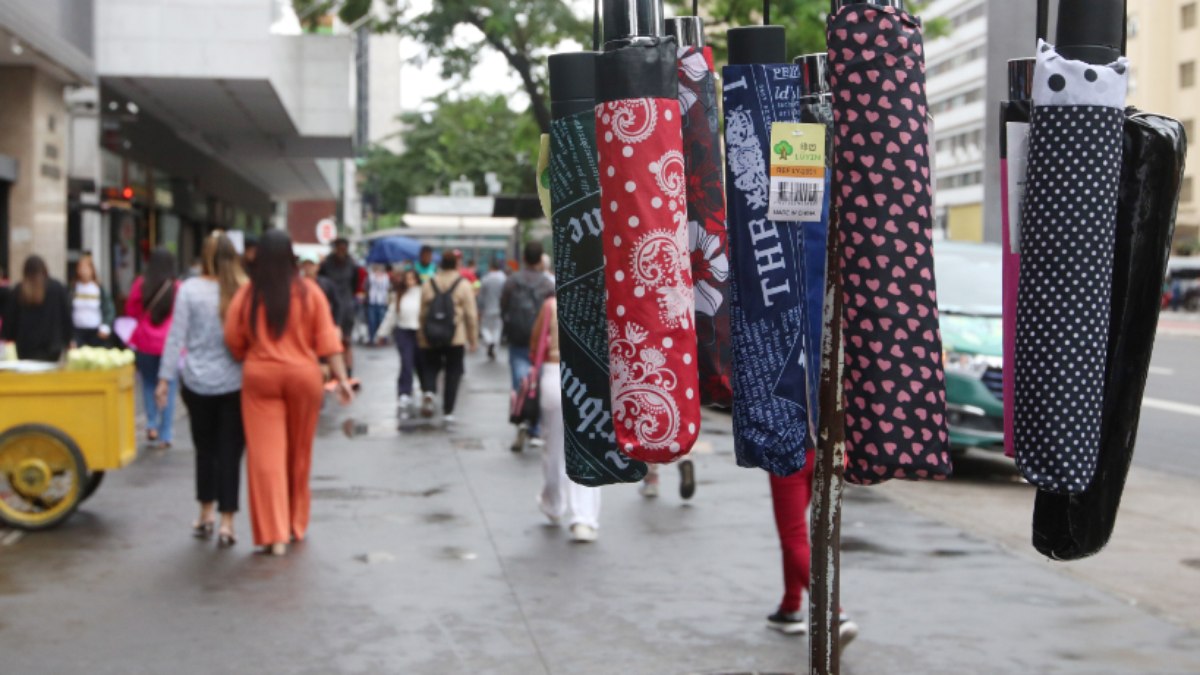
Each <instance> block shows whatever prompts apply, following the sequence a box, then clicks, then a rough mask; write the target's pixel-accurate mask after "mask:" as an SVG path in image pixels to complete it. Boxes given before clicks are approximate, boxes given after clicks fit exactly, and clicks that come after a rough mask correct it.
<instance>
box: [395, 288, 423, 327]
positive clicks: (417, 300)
mask: <svg viewBox="0 0 1200 675" xmlns="http://www.w3.org/2000/svg"><path fill="white" fill-rule="evenodd" d="M396 325H397V326H399V327H400V328H401V329H406V330H417V329H418V328H420V327H421V287H420V286H413V287H412V288H410V289H408V290H407V291H406V292H405V293H404V296H403V297H401V298H400V317H399V318H398V319H397V321H396Z"/></svg>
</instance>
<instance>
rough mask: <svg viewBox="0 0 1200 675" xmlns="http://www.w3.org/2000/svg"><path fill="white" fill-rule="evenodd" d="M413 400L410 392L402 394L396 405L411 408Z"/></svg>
mask: <svg viewBox="0 0 1200 675" xmlns="http://www.w3.org/2000/svg"><path fill="white" fill-rule="evenodd" d="M412 402H413V401H412V397H411V396H409V395H408V394H400V400H399V401H398V402H397V403H396V405H398V406H400V407H401V408H410V407H412Z"/></svg>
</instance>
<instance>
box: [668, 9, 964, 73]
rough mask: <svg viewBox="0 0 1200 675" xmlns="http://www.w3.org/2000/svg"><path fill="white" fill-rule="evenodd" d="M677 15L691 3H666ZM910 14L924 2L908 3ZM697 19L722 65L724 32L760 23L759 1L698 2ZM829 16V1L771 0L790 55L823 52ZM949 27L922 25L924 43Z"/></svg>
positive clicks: (937, 22)
mask: <svg viewBox="0 0 1200 675" xmlns="http://www.w3.org/2000/svg"><path fill="white" fill-rule="evenodd" d="M666 1H667V4H668V5H670V6H671V7H673V8H674V9H675V13H676V14H677V15H685V14H687V15H690V14H691V13H692V0H666ZM908 4H909V9H910V11H913V12H914V13H918V14H919V13H920V10H921V8H922V7H924V6H925V5H927V4H929V3H928V2H916V1H912V2H909V3H908ZM699 5H700V7H699V10H700V17H701V18H703V19H704V25H705V33H706V34H707V37H708V42H709V44H710V45H712V48H713V53H714V56H715V58H716V61H717V63H719V64H721V63H726V62H727V60H728V49H727V46H726V42H725V32H726V31H727V30H729V29H730V28H735V27H737V26H757V25H760V24H762V20H763V15H762V10H763V3H762V0H700V2H699ZM828 13H829V0H771V23H772V24H775V25H779V26H783V27H784V29H785V30H786V31H787V47H788V54H789V55H790V56H798V55H800V54H812V53H815V52H824V51H825V19H826V16H827V15H828ZM948 28H949V26H948V25H947V24H946V22H944V21H942V20H934V21H929V22H927V23H926V25H925V38H926V39H927V40H929V39H933V38H935V37H940V36H942V35H945V34H946V33H947V31H948Z"/></svg>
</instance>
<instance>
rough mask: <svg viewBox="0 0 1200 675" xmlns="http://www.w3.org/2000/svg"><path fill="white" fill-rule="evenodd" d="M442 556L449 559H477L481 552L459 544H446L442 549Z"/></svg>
mask: <svg viewBox="0 0 1200 675" xmlns="http://www.w3.org/2000/svg"><path fill="white" fill-rule="evenodd" d="M441 557H443V558H446V559H448V560H475V559H476V558H478V557H479V554H478V553H475V552H474V551H468V550H467V549H465V548H459V547H458V546H446V547H444V548H443V549H442V550H441Z"/></svg>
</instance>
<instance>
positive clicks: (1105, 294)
mask: <svg viewBox="0 0 1200 675" xmlns="http://www.w3.org/2000/svg"><path fill="white" fill-rule="evenodd" d="M1061 25H1062V20H1061V18H1060V26H1061ZM1119 26H1120V24H1119V23H1118V28H1119ZM1060 34H1061V33H1060ZM1127 78H1128V64H1127V62H1126V60H1125V59H1124V58H1120V59H1117V60H1115V61H1113V62H1111V63H1109V64H1108V65H1095V64H1091V63H1087V62H1084V61H1078V60H1073V59H1068V58H1065V57H1064V56H1062V55H1060V54H1059V53H1058V52H1057V51H1055V49H1054V48H1053V47H1051V46H1050V45H1049V44H1046V43H1045V42H1042V44H1041V45H1040V46H1039V53H1038V63H1037V67H1036V69H1035V71H1034V89H1033V103H1034V108H1033V121H1032V124H1031V126H1030V141H1029V167H1028V172H1029V173H1028V182H1027V184H1026V192H1025V206H1024V209H1023V215H1022V223H1021V275H1020V282H1019V289H1018V295H1017V332H1016V350H1015V357H1016V362H1015V367H1016V371H1015V385H1016V389H1015V402H1014V411H1013V415H1014V427H1013V432H1014V445H1015V448H1016V454H1017V466H1018V468H1020V470H1021V473H1022V474H1023V475H1024V476H1025V478H1026V479H1027V480H1028V481H1029V482H1030V483H1032V484H1034V485H1035V486H1037V487H1039V488H1041V489H1044V490H1048V491H1051V492H1064V493H1078V492H1082V491H1083V490H1085V489H1086V488H1087V486H1088V485H1089V484H1090V483H1091V480H1092V476H1093V474H1094V473H1095V470H1096V461H1097V456H1098V454H1099V450H1100V438H1101V422H1102V420H1101V414H1102V411H1103V407H1104V364H1105V360H1106V357H1107V350H1108V333H1109V317H1110V310H1111V306H1110V305H1111V299H1112V273H1113V248H1114V242H1115V236H1116V216H1117V187H1118V183H1119V178H1120V172H1121V157H1122V148H1121V142H1122V130H1123V126H1124V119H1125V115H1124V111H1123V108H1124V105H1125V93H1126V85H1127Z"/></svg>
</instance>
